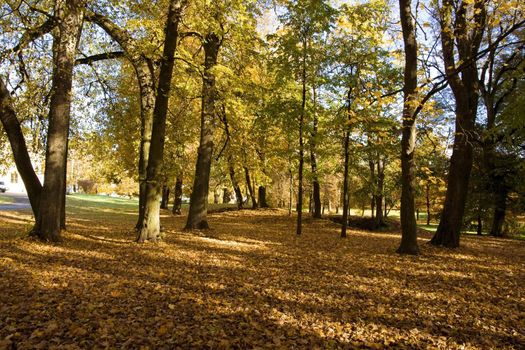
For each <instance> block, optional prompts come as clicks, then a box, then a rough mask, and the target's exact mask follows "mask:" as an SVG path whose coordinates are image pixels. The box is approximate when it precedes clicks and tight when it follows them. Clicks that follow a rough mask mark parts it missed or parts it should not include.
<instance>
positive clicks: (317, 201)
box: [310, 86, 322, 219]
mask: <svg viewBox="0 0 525 350" xmlns="http://www.w3.org/2000/svg"><path fill="white" fill-rule="evenodd" d="M312 92H313V102H314V111H313V126H312V134H311V140H310V163H311V166H312V179H313V180H312V187H313V192H312V196H313V215H312V216H313V217H314V218H317V219H320V218H321V217H322V215H321V186H320V185H319V174H318V171H317V154H316V151H317V134H318V128H319V118H318V117H317V110H316V109H317V92H316V88H315V86H314V87H313V88H312Z"/></svg>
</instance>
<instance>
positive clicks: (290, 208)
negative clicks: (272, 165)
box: [288, 168, 293, 215]
mask: <svg viewBox="0 0 525 350" xmlns="http://www.w3.org/2000/svg"><path fill="white" fill-rule="evenodd" d="M288 175H289V178H290V191H289V201H288V215H292V209H293V172H292V168H290V169H289V170H288Z"/></svg>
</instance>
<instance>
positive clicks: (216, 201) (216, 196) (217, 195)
mask: <svg viewBox="0 0 525 350" xmlns="http://www.w3.org/2000/svg"><path fill="white" fill-rule="evenodd" d="M220 198H221V194H220V193H219V192H217V190H215V191H213V204H219V200H220Z"/></svg>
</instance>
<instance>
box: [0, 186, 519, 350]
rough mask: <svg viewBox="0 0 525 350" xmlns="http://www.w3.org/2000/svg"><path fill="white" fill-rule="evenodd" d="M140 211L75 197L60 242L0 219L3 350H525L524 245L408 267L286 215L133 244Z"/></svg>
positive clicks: (378, 248)
mask: <svg viewBox="0 0 525 350" xmlns="http://www.w3.org/2000/svg"><path fill="white" fill-rule="evenodd" d="M135 208H136V202H132V201H126V200H121V199H103V200H101V199H99V198H96V197H87V196H84V197H69V198H68V212H69V216H70V219H69V221H68V231H67V232H66V233H65V234H64V241H63V242H62V243H60V244H56V245H51V244H44V243H40V242H37V241H34V240H31V239H29V238H27V237H26V234H25V232H26V231H27V230H28V229H29V227H30V215H29V212H28V211H25V212H24V211H22V212H21V211H18V212H17V211H4V212H0V222H1V226H0V349H2V348H8V349H9V348H15V347H16V348H17V349H34V348H65V349H76V348H99V349H101V348H125V349H126V348H127V349H136V348H141V347H142V348H144V349H147V348H150V349H154V348H155V349H156V348H165V349H173V348H177V347H180V348H219V349H221V348H225V349H226V348H240V349H250V348H271V349H274V348H282V349H294V348H295V349H304V348H308V349H315V348H318V349H326V348H343V349H348V348H386V347H388V348H441V349H455V348H457V349H460V348H461V349H474V348H483V349H487V348H497V349H502V348H509V349H512V348H514V349H519V348H523V347H525V334H524V332H525V324H524V320H525V284H524V283H523V281H524V277H525V276H524V261H525V259H524V258H525V242H524V241H517V240H509V239H507V240H506V239H494V238H487V237H483V238H478V237H475V236H469V237H464V238H463V241H462V247H461V248H459V249H457V250H448V249H440V248H435V247H432V246H430V245H428V244H426V243H425V242H426V241H428V238H429V236H430V234H424V233H423V234H420V236H421V237H420V244H421V250H422V254H421V255H420V256H417V257H413V256H399V255H397V254H395V249H396V248H397V246H398V244H399V239H400V238H399V233H396V232H381V233H379V232H365V231H357V230H351V231H350V232H349V237H348V238H347V239H340V238H339V237H338V235H339V226H338V225H337V224H336V223H333V222H331V221H329V220H311V219H307V220H306V221H305V225H304V231H303V232H304V233H303V235H302V236H300V237H297V236H296V235H295V234H294V232H295V230H294V223H295V220H294V218H293V217H289V216H288V215H287V213H286V212H284V211H279V210H271V209H270V210H260V211H249V210H247V211H240V212H237V211H233V212H222V213H217V214H213V215H211V216H210V225H211V226H212V227H213V229H212V230H210V231H207V232H184V231H182V230H181V228H182V227H183V226H184V219H185V218H184V217H172V216H171V215H169V213H168V212H166V213H165V214H164V215H163V218H162V225H163V228H164V235H165V236H164V241H163V242H162V243H160V244H151V243H146V244H137V243H133V242H132V241H133V238H134V233H133V231H132V230H131V229H130V228H131V227H133V225H134V221H135V218H136V216H135Z"/></svg>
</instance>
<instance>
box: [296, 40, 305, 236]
mask: <svg viewBox="0 0 525 350" xmlns="http://www.w3.org/2000/svg"><path fill="white" fill-rule="evenodd" d="M302 44H303V60H302V68H301V69H302V71H301V81H302V85H303V90H302V98H301V111H300V113H299V175H298V180H297V182H298V184H297V230H296V234H298V235H300V234H301V233H302V230H303V169H304V140H303V129H304V119H305V114H306V50H307V39H306V36H304V37H303V38H302Z"/></svg>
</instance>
